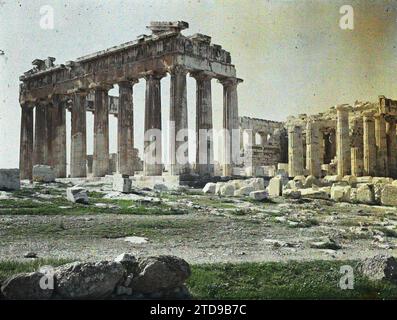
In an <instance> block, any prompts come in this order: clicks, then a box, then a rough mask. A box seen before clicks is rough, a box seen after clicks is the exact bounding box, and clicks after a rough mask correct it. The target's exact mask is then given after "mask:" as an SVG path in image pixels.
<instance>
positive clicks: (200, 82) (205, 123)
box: [191, 72, 243, 175]
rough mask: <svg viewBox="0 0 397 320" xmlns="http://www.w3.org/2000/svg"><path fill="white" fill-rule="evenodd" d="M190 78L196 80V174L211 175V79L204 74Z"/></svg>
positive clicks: (212, 152) (212, 155) (212, 167)
mask: <svg viewBox="0 0 397 320" xmlns="http://www.w3.org/2000/svg"><path fill="white" fill-rule="evenodd" d="M191 76H192V77H194V78H195V79H196V172H197V173H198V174H199V175H213V174H214V147H213V122H212V88H211V79H212V77H211V76H210V75H208V74H206V73H204V72H197V73H192V74H191ZM241 141H243V140H241Z"/></svg>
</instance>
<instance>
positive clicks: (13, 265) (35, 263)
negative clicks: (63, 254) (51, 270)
mask: <svg viewBox="0 0 397 320" xmlns="http://www.w3.org/2000/svg"><path fill="white" fill-rule="evenodd" d="M68 262H71V261H70V260H66V259H35V260H30V261H26V262H18V261H13V260H6V261H0V283H1V282H3V281H4V280H5V279H7V278H8V277H9V276H12V275H14V274H17V273H22V272H33V271H36V270H38V269H39V268H41V267H43V266H52V267H57V266H60V265H62V264H65V263H68Z"/></svg>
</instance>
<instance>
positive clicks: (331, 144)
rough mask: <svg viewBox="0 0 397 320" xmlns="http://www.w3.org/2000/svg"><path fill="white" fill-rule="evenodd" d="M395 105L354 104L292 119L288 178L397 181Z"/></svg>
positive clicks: (289, 122) (382, 102) (381, 100)
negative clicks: (384, 179)
mask: <svg viewBox="0 0 397 320" xmlns="http://www.w3.org/2000/svg"><path fill="white" fill-rule="evenodd" d="M396 116H397V101H395V100H391V99H388V98H386V97H384V96H379V101H378V102H376V103H370V102H365V103H363V102H358V101H357V102H356V103H354V105H353V106H350V105H347V104H344V105H337V106H335V107H332V108H331V109H329V110H328V111H327V112H324V113H319V114H316V115H310V116H308V115H306V114H301V115H299V116H297V117H289V118H288V120H287V123H286V126H287V128H288V172H289V176H291V177H293V176H298V175H313V176H315V177H321V176H325V175H338V176H340V177H343V176H346V175H353V176H356V177H360V176H378V177H392V178H396V177H397V141H396Z"/></svg>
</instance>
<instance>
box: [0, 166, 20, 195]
mask: <svg viewBox="0 0 397 320" xmlns="http://www.w3.org/2000/svg"><path fill="white" fill-rule="evenodd" d="M20 188H21V181H20V179H19V169H0V190H4V191H12V190H19V189H20Z"/></svg>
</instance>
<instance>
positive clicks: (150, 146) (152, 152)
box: [143, 73, 164, 176]
mask: <svg viewBox="0 0 397 320" xmlns="http://www.w3.org/2000/svg"><path fill="white" fill-rule="evenodd" d="M163 77H164V74H154V73H153V74H148V75H146V76H145V79H146V94H145V141H144V155H143V171H144V175H145V176H161V175H162V172H163V164H162V143H161V78H163Z"/></svg>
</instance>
